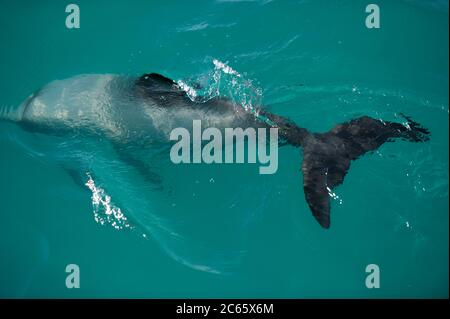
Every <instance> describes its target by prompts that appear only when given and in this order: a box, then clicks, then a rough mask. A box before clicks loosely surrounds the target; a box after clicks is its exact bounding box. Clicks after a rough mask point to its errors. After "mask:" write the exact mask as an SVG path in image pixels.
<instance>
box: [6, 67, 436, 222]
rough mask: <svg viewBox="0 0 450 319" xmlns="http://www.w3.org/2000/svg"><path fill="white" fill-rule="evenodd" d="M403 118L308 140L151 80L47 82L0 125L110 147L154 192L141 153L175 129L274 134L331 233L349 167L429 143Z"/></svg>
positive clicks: (366, 121)
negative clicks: (291, 153)
mask: <svg viewBox="0 0 450 319" xmlns="http://www.w3.org/2000/svg"><path fill="white" fill-rule="evenodd" d="M402 116H403V117H404V118H405V120H406V123H404V124H400V123H396V122H390V121H383V120H380V119H374V118H371V117H369V116H362V117H359V118H355V119H352V120H350V121H348V122H345V123H342V124H338V125H336V126H335V127H333V128H332V129H331V130H329V131H328V132H325V133H314V132H310V131H309V130H307V129H305V128H302V127H300V126H298V125H297V124H296V123H294V122H293V121H291V120H289V119H288V118H286V117H283V116H280V115H276V114H273V113H270V112H269V111H267V110H266V109H264V108H262V107H261V108H258V109H257V110H256V111H255V110H254V109H253V110H248V109H246V108H244V107H241V106H239V105H237V104H236V103H234V102H233V101H231V100H229V99H226V98H223V97H214V98H211V99H209V100H207V101H202V102H198V101H195V100H192V99H191V98H190V97H189V96H188V94H187V93H186V91H185V90H183V88H182V87H181V86H180V85H179V84H178V83H177V82H175V81H174V80H172V79H170V78H168V77H165V76H163V75H161V74H157V73H148V74H144V75H142V76H139V77H135V78H133V77H124V76H117V75H80V76H75V77H72V78H69V79H66V80H60V81H54V82H52V83H50V84H48V85H47V86H44V87H43V88H42V89H40V90H38V91H37V92H36V93H34V94H32V95H31V96H30V97H29V98H28V99H27V100H26V101H25V102H24V103H22V105H21V106H20V107H19V108H18V109H17V110H12V111H6V110H3V111H2V112H1V113H0V118H3V119H7V120H10V121H13V122H15V123H17V124H18V125H19V126H21V127H22V128H23V129H25V130H28V131H32V132H40V133H43V134H47V135H54V136H63V137H64V136H73V135H76V134H80V132H83V134H88V135H90V136H93V137H96V138H99V139H103V138H106V139H108V140H111V141H112V142H113V147H114V149H115V150H116V151H118V153H119V154H122V156H121V159H123V160H124V161H126V162H127V163H129V164H130V165H133V166H134V167H136V168H137V170H138V171H139V172H140V173H141V174H142V175H143V176H144V177H145V178H146V179H147V180H149V181H151V182H152V183H154V184H155V185H157V184H158V183H160V177H159V175H158V174H157V173H155V172H154V171H152V169H151V165H150V163H148V159H149V156H147V157H146V156H144V155H142V154H143V153H144V151H143V150H145V152H147V150H148V149H149V147H155V148H159V149H162V150H167V148H166V145H168V144H170V141H169V135H170V132H171V130H172V129H174V128H177V127H184V128H188V129H192V123H193V120H195V119H200V120H202V126H203V127H216V128H219V129H224V128H235V127H240V128H243V129H245V128H249V127H253V128H273V127H276V128H278V132H279V136H280V138H281V139H282V140H283V141H284V143H285V144H288V145H291V146H293V147H297V148H301V149H303V163H302V165H301V170H302V172H303V190H304V195H305V199H306V202H307V203H308V205H309V208H310V210H311V212H312V215H313V216H314V217H315V219H316V220H317V222H318V223H319V224H320V226H322V227H323V228H329V227H330V206H331V205H330V196H329V193H330V192H331V191H332V190H333V189H335V188H336V187H337V186H339V185H340V184H342V183H343V181H344V178H345V176H346V174H347V172H348V170H349V168H350V165H351V162H352V161H354V160H356V159H358V158H360V157H361V156H363V155H364V154H366V153H368V152H371V151H375V150H376V149H378V148H379V147H380V146H381V145H383V144H384V143H386V142H390V141H393V140H394V139H402V140H405V141H410V142H425V141H427V140H429V136H430V132H429V131H428V130H427V129H426V128H424V127H422V126H421V125H420V124H419V123H417V122H415V121H414V120H412V119H411V118H410V117H408V116H405V115H403V114H402ZM130 149H132V150H133V152H131V151H130ZM139 152H140V155H139V156H136V153H139ZM68 169H69V171H70V168H68Z"/></svg>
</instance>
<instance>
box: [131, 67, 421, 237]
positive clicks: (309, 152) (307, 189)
mask: <svg viewBox="0 0 450 319" xmlns="http://www.w3.org/2000/svg"><path fill="white" fill-rule="evenodd" d="M136 90H137V91H138V92H139V93H140V94H141V95H142V96H143V97H147V98H151V99H154V100H158V101H159V100H162V101H164V105H163V106H164V107H170V105H171V104H172V103H173V102H176V100H180V99H182V100H183V101H184V100H186V99H188V97H187V96H186V94H185V93H184V91H182V90H180V89H179V88H178V86H177V84H176V83H175V82H174V81H172V80H171V79H169V78H166V77H164V76H162V75H159V74H155V73H151V74H144V75H143V76H141V77H140V78H139V79H138V80H137V81H136ZM190 104H192V106H193V107H199V105H198V103H195V102H190ZM230 105H231V104H230V103H227V102H225V100H224V99H213V100H211V101H208V102H207V103H205V104H204V106H202V107H214V108H221V107H223V108H226V107H230ZM259 114H260V115H262V116H264V117H266V118H267V119H269V120H270V122H272V123H273V124H274V126H275V127H278V129H279V135H280V137H281V138H282V139H283V140H284V141H286V143H288V144H290V145H292V146H295V147H302V148H303V164H302V172H303V188H304V193H305V198H306V201H307V203H308V205H309V207H310V209H311V211H312V213H313V216H314V217H315V218H316V220H317V221H318V222H319V224H320V225H321V226H322V227H323V228H329V227H330V198H329V190H330V191H331V190H333V189H334V188H335V187H337V186H338V185H340V184H342V182H343V181H344V178H345V175H346V174H347V171H348V169H349V168H350V163H351V161H353V160H356V159H357V158H359V157H360V156H362V155H364V154H365V153H367V152H371V151H374V150H376V149H378V148H379V147H380V146H381V145H383V144H384V143H385V142H390V141H393V140H394V139H395V138H400V139H402V140H405V141H410V142H425V141H428V140H429V135H430V132H429V131H428V130H427V129H425V128H423V127H422V126H421V125H420V124H419V123H417V122H414V121H413V120H412V119H411V118H409V117H407V116H404V115H402V116H403V117H404V118H405V119H406V120H407V121H408V123H407V126H404V125H402V124H399V123H395V122H388V121H386V122H384V121H381V120H377V119H374V118H371V117H368V116H363V117H359V118H356V119H353V120H351V121H349V122H346V123H342V124H338V125H336V126H335V127H333V128H332V129H331V130H330V131H328V132H326V133H311V132H309V131H308V130H306V129H304V128H301V127H298V126H297V125H296V124H295V123H293V122H291V121H290V120H289V119H287V118H284V117H281V116H278V115H276V114H271V113H269V112H266V111H264V110H261V111H260V113H259ZM249 115H251V116H252V117H253V119H254V115H253V114H249ZM253 122H254V126H258V127H265V126H266V127H270V126H269V125H268V124H267V123H262V122H258V121H254V120H253Z"/></svg>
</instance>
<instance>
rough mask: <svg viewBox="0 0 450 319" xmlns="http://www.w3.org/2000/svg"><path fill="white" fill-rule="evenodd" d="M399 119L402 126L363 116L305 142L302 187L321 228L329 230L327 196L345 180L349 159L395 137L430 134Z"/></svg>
mask: <svg viewBox="0 0 450 319" xmlns="http://www.w3.org/2000/svg"><path fill="white" fill-rule="evenodd" d="M402 116H403V117H404V118H405V119H406V120H407V122H406V123H404V124H400V123H395V122H384V121H381V120H377V119H373V118H370V117H367V116H364V117H360V118H357V119H354V120H351V121H350V122H347V123H343V124H339V125H337V126H335V127H334V128H333V129H331V130H330V131H329V132H327V133H324V134H312V135H311V136H310V137H309V138H307V139H305V141H304V143H303V145H302V146H303V148H304V151H303V164H302V171H303V188H304V192H305V197H306V201H307V203H308V205H309V207H310V209H311V211H312V213H313V215H314V217H315V218H316V220H317V221H318V222H319V224H320V225H321V226H322V227H324V228H329V227H330V196H332V195H333V193H332V191H333V189H334V188H335V187H337V186H338V185H340V184H342V182H343V181H344V178H345V175H346V174H347V171H348V170H349V168H350V163H351V161H352V160H356V159H357V158H359V157H360V156H362V155H364V154H365V153H367V152H370V151H374V150H376V149H377V148H378V147H380V146H381V145H382V144H384V143H385V142H388V141H392V140H393V139H394V138H400V139H402V140H406V141H410V142H425V141H428V140H429V135H430V132H429V131H428V130H427V129H426V128H424V127H422V126H421V125H420V124H419V123H417V122H415V121H413V120H412V119H411V118H409V117H407V116H404V115H402Z"/></svg>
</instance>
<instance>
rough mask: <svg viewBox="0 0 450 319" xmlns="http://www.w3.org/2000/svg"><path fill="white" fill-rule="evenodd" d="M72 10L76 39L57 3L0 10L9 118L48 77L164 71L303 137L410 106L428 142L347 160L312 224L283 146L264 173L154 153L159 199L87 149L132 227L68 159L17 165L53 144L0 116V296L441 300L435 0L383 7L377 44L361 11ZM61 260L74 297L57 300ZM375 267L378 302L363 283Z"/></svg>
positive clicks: (440, 117) (441, 86)
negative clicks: (323, 217) (303, 132)
mask: <svg viewBox="0 0 450 319" xmlns="http://www.w3.org/2000/svg"><path fill="white" fill-rule="evenodd" d="M76 3H77V4H78V5H79V6H80V10H81V28H80V29H78V30H69V29H66V28H65V24H64V23H65V18H66V15H67V14H66V13H65V12H64V9H65V6H66V4H67V3H66V2H65V1H40V2H37V1H14V2H12V1H10V2H5V1H4V2H2V3H1V10H0V36H1V38H0V40H1V43H2V49H1V50H0V66H1V68H0V70H1V75H0V84H1V85H0V87H1V90H0V106H1V107H2V108H5V107H9V106H11V107H13V108H17V107H18V106H19V105H20V103H22V102H23V101H24V100H25V99H26V97H28V96H29V95H30V94H31V93H33V92H35V91H36V90H37V89H39V88H40V87H42V86H43V85H45V84H47V83H49V82H51V81H53V80H55V79H64V78H68V77H72V76H75V75H78V74H86V73H96V74H111V73H112V74H123V75H140V74H143V73H147V72H159V73H161V74H164V75H166V76H169V77H171V78H173V79H176V80H183V81H185V82H186V83H191V82H194V81H200V82H204V83H206V85H207V88H216V87H220V90H221V91H220V93H221V95H223V96H227V97H231V98H235V99H238V100H241V99H244V101H245V102H249V103H251V104H255V103H262V104H264V105H265V106H266V107H267V109H269V110H270V111H271V112H274V113H277V114H280V115H283V116H286V117H289V118H290V119H292V120H294V121H295V122H296V123H297V124H298V125H300V126H302V127H306V128H308V129H309V130H311V131H327V130H329V129H330V128H331V127H333V126H334V125H335V124H337V123H340V122H343V121H347V120H350V119H352V118H355V117H358V116H361V115H369V116H372V117H375V118H382V119H386V120H397V121H401V119H400V118H399V117H397V115H398V113H399V112H403V113H405V114H408V115H410V116H412V117H413V118H414V119H415V120H417V121H418V122H420V123H421V124H423V125H424V126H425V127H427V128H428V129H429V130H430V131H431V133H432V138H431V140H430V141H429V142H427V143H423V144H416V143H407V142H403V141H396V142H395V143H387V144H385V145H383V146H382V147H381V148H380V149H379V150H378V151H376V152H374V153H373V154H366V155H365V156H364V157H363V158H361V159H359V160H357V161H355V162H353V163H352V167H351V169H350V171H349V174H348V175H347V177H346V179H345V181H344V183H343V185H341V186H340V187H339V188H337V189H336V194H337V196H338V198H337V199H335V200H333V203H332V211H331V215H332V226H331V228H330V229H329V230H324V229H322V228H321V227H320V226H319V225H318V224H317V222H316V221H315V220H314V218H313V217H312V216H311V212H310V210H309V208H308V206H307V204H306V202H305V199H304V195H303V189H302V178H303V177H302V175H301V173H300V172H299V168H300V165H301V160H302V155H301V152H299V150H298V149H295V148H293V147H289V146H287V147H283V148H281V149H280V154H279V169H278V172H277V173H276V174H274V175H259V174H258V172H257V167H256V166H254V165H214V166H211V165H198V166H197V165H195V166H190V165H186V166H176V167H175V166H174V165H173V164H172V165H171V164H169V163H168V162H167V158H162V159H157V160H156V163H157V164H155V165H156V168H155V169H156V170H157V171H158V172H159V173H160V174H161V176H162V178H163V179H164V182H165V184H166V185H168V187H167V188H165V190H164V191H156V190H151V189H143V184H142V181H141V180H140V176H139V174H136V172H133V171H132V170H131V168H129V167H127V166H126V165H125V164H123V163H122V162H121V161H120V159H118V158H117V156H116V155H115V154H114V152H113V151H112V150H111V149H108V147H106V146H104V145H105V144H102V143H101V141H98V140H97V141H96V140H86V141H85V143H83V145H81V146H80V149H82V150H83V152H85V153H84V154H86V153H89V152H92V154H93V156H94V158H95V161H93V162H94V164H95V165H93V167H94V168H95V172H90V173H92V176H91V177H92V181H93V182H94V183H95V184H94V185H95V189H94V192H96V193H97V194H99V195H100V196H103V197H102V198H103V199H104V198H105V196H106V194H108V195H110V196H111V203H110V204H109V205H110V206H111V207H112V208H113V209H115V211H116V212H117V210H118V209H119V208H120V209H121V212H123V214H124V216H126V218H127V220H126V221H124V220H117V219H112V220H111V218H110V219H108V218H107V215H106V213H105V207H103V206H102V205H101V204H100V205H99V207H95V205H93V199H92V192H91V190H90V189H89V188H88V187H87V186H85V185H83V184H82V183H81V184H80V183H76V182H74V179H72V178H71V176H70V175H69V174H67V172H66V170H65V169H64V168H63V167H62V166H61V165H57V164H56V163H55V161H54V159H55V158H57V157H64V150H63V149H61V148H57V149H56V150H57V151H60V152H61V154H58V153H55V150H54V149H53V152H50V153H49V154H51V155H50V156H37V155H36V153H33V152H31V151H30V149H34V146H35V144H36V143H38V144H40V146H42V145H44V148H45V149H47V150H50V149H52V146H55V145H56V143H57V142H56V140H55V139H54V138H51V137H45V136H34V135H33V134H30V133H29V132H25V131H23V130H21V129H20V128H18V127H17V126H16V125H14V124H12V123H6V122H2V123H0V154H1V157H0V163H1V165H0V177H1V178H0V194H1V201H0V216H1V221H2V222H1V224H0V297H64V298H70V297H289V298H291V297H293V298H305V297H306V298H310V297H325V298H329V297H368V298H372V297H376V298H378V297H396V298H397V297H448V269H449V268H448V251H449V250H448V225H449V224H448V223H449V220H448V212H449V208H448V161H449V159H448V145H449V144H448V143H449V141H448V133H449V126H448V123H449V118H448V116H449V115H448V114H449V113H448V85H449V83H448V82H449V81H448V79H449V76H448V70H449V69H448V2H447V1H378V2H377V4H378V5H379V6H380V9H381V28H380V29H378V30H374V29H371V30H369V29H367V28H366V27H365V24H364V20H365V17H366V13H365V6H366V5H367V4H368V3H366V2H364V1H237V0H235V1H195V2H194V1H164V2H156V1H135V2H133V4H130V2H129V1H113V3H110V2H109V1H77V2H76ZM215 60H217V61H220V62H223V63H225V64H226V65H227V66H229V67H231V68H232V69H233V70H235V71H236V72H239V74H241V76H240V77H236V76H233V75H230V74H226V73H224V72H223V69H220V68H219V69H218V68H217V67H215V65H214V63H213V62H214V61H215ZM214 75H220V78H221V84H220V86H217V85H218V84H217V82H215V80H214ZM99 145H100V146H99ZM65 151H67V152H72V151H73V149H67V150H65ZM166 156H167V154H166ZM71 164H72V165H73V166H76V164H77V163H71ZM78 168H79V169H80V170H82V169H83V167H78ZM86 173H89V172H86ZM84 178H85V180H84V182H88V180H89V176H88V175H84ZM90 185H91V186H92V184H90ZM114 222H116V224H115V225H114V224H113V223H114ZM114 226H118V227H114ZM117 228H119V229H117ZM72 263H74V264H77V265H79V267H80V284H81V287H80V288H79V289H67V288H66V286H65V279H66V276H67V273H66V272H65V267H66V265H68V264H72ZM372 263H375V264H377V265H379V267H380V271H381V277H380V278H381V287H380V288H379V289H367V288H366V286H365V278H366V275H367V274H366V273H365V268H366V266H367V265H368V264H372Z"/></svg>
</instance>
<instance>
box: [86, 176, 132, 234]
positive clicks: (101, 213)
mask: <svg viewBox="0 0 450 319" xmlns="http://www.w3.org/2000/svg"><path fill="white" fill-rule="evenodd" d="M87 176H88V181H87V182H86V184H85V185H86V186H87V187H88V188H89V189H90V190H91V192H92V197H91V198H92V207H93V212H94V219H95V221H96V222H97V223H99V224H100V225H105V224H108V225H111V226H112V227H114V228H115V229H117V230H121V229H124V228H132V227H131V225H130V224H129V222H128V219H127V218H126V217H125V215H124V214H123V213H122V211H121V209H120V207H118V206H116V205H114V203H112V202H111V196H109V195H108V194H107V193H106V192H105V190H104V189H103V188H101V187H99V186H97V185H95V182H94V180H93V178H92V176H91V175H90V174H89V173H88V174H87Z"/></svg>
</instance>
